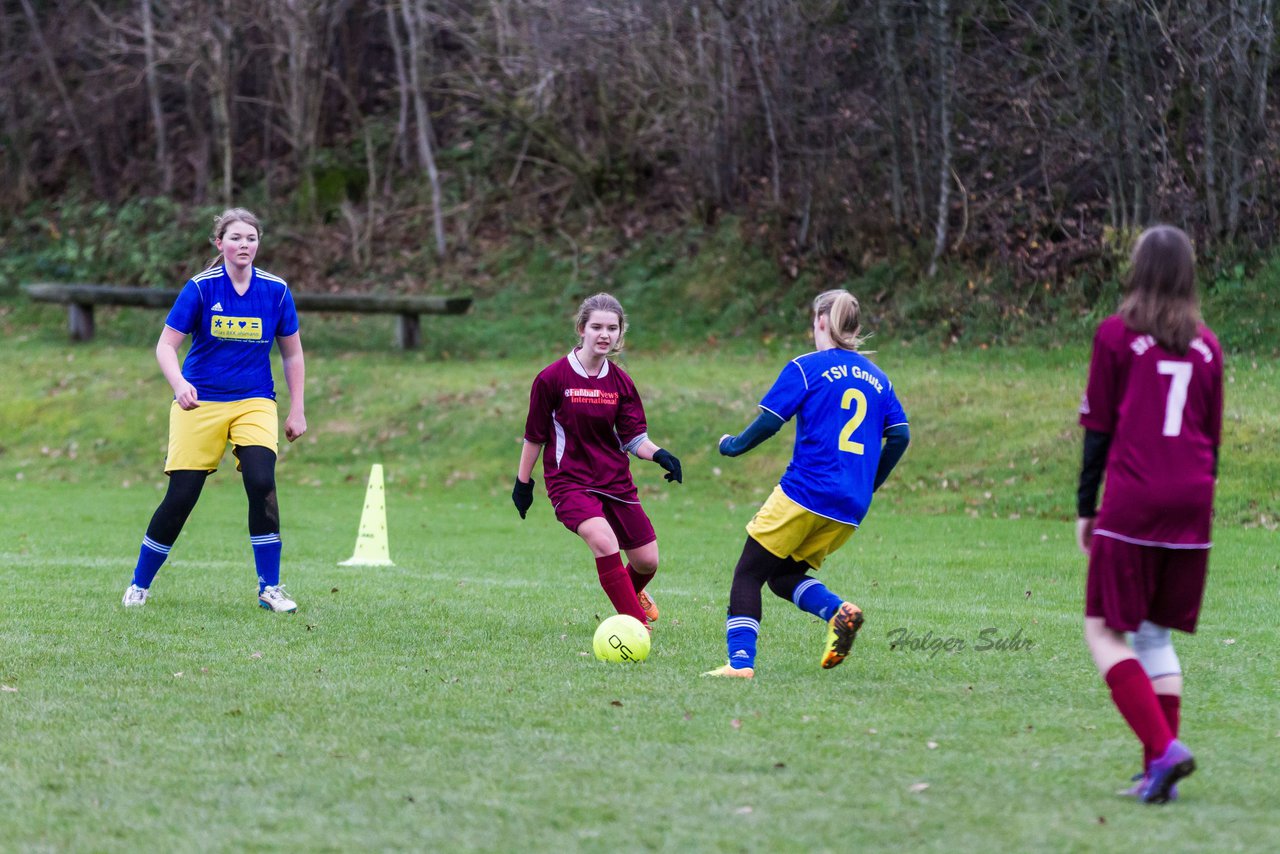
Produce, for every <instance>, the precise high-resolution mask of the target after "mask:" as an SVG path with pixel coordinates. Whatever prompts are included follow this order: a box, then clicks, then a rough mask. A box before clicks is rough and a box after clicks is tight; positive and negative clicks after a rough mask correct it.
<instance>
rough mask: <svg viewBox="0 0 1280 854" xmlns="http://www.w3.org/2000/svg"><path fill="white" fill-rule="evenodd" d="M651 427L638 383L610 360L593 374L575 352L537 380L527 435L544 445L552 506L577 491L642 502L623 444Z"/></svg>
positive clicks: (640, 437)
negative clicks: (645, 414)
mask: <svg viewBox="0 0 1280 854" xmlns="http://www.w3.org/2000/svg"><path fill="white" fill-rule="evenodd" d="M647 429H648V428H647V427H646V425H645V420H644V405H643V404H642V403H641V402H640V395H639V394H638V393H637V392H636V386H635V383H633V382H632V381H631V377H629V376H627V374H626V372H625V371H623V370H622V369H621V368H619V367H618V366H617V365H615V364H613V363H612V362H610V361H609V360H608V359H606V360H605V361H604V364H603V365H602V366H601V368H600V373H599V374H598V375H595V376H591V375H589V374H588V373H587V371H586V369H584V368H583V367H582V363H581V362H580V361H578V354H577V351H576V350H575V351H573V352H571V353H570V354H569V355H568V356H566V357H564V358H563V359H559V360H557V361H555V362H552V363H551V364H550V365H548V366H547V367H545V368H543V369H542V372H541V373H540V374H538V376H537V377H535V378H534V380H533V389H532V390H531V391H530V392H529V416H528V418H527V419H525V424H524V438H525V441H527V442H533V443H534V444H537V445H544V446H545V447H544V449H543V452H542V475H543V478H544V479H545V481H546V486H547V496H548V497H549V498H550V499H551V503H552V504H553V505H554V504H558V503H559V501H560V498H561V497H562V496H563V495H564V494H565V493H566V492H570V491H573V490H575V489H588V490H590V491H592V492H601V493H604V494H605V495H609V496H612V497H614V498H617V499H620V500H622V501H638V500H639V499H638V496H637V495H636V486H635V483H634V482H633V481H632V480H631V464H630V462H629V461H628V459H627V452H626V451H625V450H623V448H624V447H627V446H630V447H635V446H637V445H638V444H639V443H640V442H641V441H643V440H644V439H645V438H646V437H647V433H646V431H647Z"/></svg>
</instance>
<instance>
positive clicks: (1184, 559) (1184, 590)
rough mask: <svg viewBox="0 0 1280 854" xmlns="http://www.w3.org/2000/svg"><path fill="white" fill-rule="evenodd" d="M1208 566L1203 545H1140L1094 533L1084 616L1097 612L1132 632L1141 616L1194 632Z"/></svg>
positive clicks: (1121, 629)
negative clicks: (1198, 547) (1168, 546)
mask: <svg viewBox="0 0 1280 854" xmlns="http://www.w3.org/2000/svg"><path fill="white" fill-rule="evenodd" d="M1208 570H1209V550H1208V549H1169V548H1162V547H1160V546H1139V545H1136V544H1134V543H1126V542H1124V541H1123V540H1117V539H1116V538H1115V537H1104V536H1098V535H1096V534H1095V535H1094V537H1093V545H1092V546H1091V547H1090V551H1089V580H1088V582H1087V583H1086V585H1085V594H1084V615H1085V616H1086V617H1102V618H1103V619H1104V620H1105V621H1106V624H1107V628H1110V629H1114V630H1116V631H1118V632H1136V631H1137V630H1138V626H1139V624H1141V623H1142V621H1143V620H1150V621H1151V622H1153V623H1155V624H1156V625H1158V626H1167V627H1168V628H1171V629H1178V630H1180V631H1184V632H1194V631H1195V630H1196V620H1197V619H1199V617H1200V602H1201V600H1202V599H1203V598H1204V582H1205V576H1206V574H1207V573H1208Z"/></svg>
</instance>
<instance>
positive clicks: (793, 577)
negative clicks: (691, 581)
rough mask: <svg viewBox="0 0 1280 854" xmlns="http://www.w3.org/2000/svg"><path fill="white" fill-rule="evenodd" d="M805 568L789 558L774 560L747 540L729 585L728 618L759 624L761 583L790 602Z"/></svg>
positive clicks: (749, 539) (803, 577)
mask: <svg viewBox="0 0 1280 854" xmlns="http://www.w3.org/2000/svg"><path fill="white" fill-rule="evenodd" d="M808 569H809V565H808V564H807V563H804V562H803V561H798V560H793V559H791V558H789V557H778V556H777V555H775V554H773V553H772V552H770V551H769V550H768V549H766V548H765V547H764V546H762V545H760V543H758V542H757V541H756V540H755V538H754V537H747V542H746V544H745V545H743V547H742V556H741V557H740V558H738V565H737V566H736V567H734V570H733V586H732V587H731V588H729V615H730V616H734V617H751V618H752V619H753V620H757V621H759V619H760V617H761V615H762V614H763V613H764V611H763V606H762V603H761V601H760V591H761V588H763V587H764V585H765V584H768V585H769V589H770V590H771V591H773V594H774V595H775V596H778V597H779V598H782V599H786V600H788V601H790V600H791V594H792V593H794V592H795V589H796V587H798V586H799V585H800V583H801V582H803V581H804V580H805V579H806V578H808V577H809V576H808V575H806V574H805V572H806V571H807V570H808Z"/></svg>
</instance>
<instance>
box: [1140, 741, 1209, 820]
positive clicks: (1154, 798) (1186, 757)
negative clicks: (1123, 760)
mask: <svg viewBox="0 0 1280 854" xmlns="http://www.w3.org/2000/svg"><path fill="white" fill-rule="evenodd" d="M1195 770H1196V759H1195V757H1194V756H1192V755H1191V751H1190V750H1188V749H1187V746H1186V745H1185V744H1183V743H1182V742H1180V741H1178V740H1177V739H1176V738H1175V739H1174V740H1173V741H1171V742H1169V746H1168V747H1167V748H1166V749H1165V751H1164V755H1163V756H1161V757H1160V758H1159V759H1156V760H1153V761H1152V763H1151V765H1150V767H1148V768H1147V778H1146V784H1147V785H1146V788H1145V789H1143V790H1142V800H1143V802H1145V803H1148V804H1163V803H1166V802H1168V801H1171V800H1173V798H1174V797H1175V796H1174V794H1173V786H1174V783H1177V782H1178V781H1179V780H1181V779H1182V778H1183V777H1186V776H1189V775H1190V774H1191V772H1192V771H1195Z"/></svg>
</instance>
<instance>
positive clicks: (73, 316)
mask: <svg viewBox="0 0 1280 854" xmlns="http://www.w3.org/2000/svg"><path fill="white" fill-rule="evenodd" d="M67 325H68V327H69V329H70V332H71V340H72V341H92V340H93V303H87V302H73V303H69V304H68V305H67Z"/></svg>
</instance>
